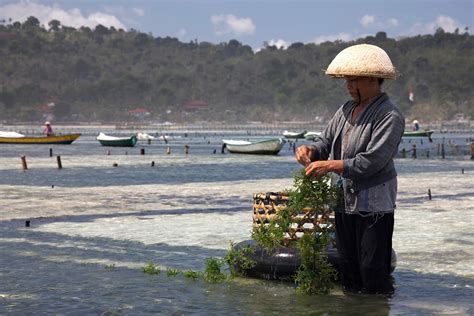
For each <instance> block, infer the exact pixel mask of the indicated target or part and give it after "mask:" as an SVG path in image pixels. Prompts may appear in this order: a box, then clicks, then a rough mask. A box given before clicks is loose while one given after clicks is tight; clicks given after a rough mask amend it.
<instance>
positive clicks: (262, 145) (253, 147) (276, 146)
mask: <svg viewBox="0 0 474 316" xmlns="http://www.w3.org/2000/svg"><path fill="white" fill-rule="evenodd" d="M224 144H225V145H226V148H227V150H228V151H229V152H231V153H235V154H254V155H277V154H278V153H279V152H280V150H281V149H282V147H283V145H284V144H285V142H284V141H283V140H282V139H277V140H266V141H261V142H255V143H248V144H236V143H232V142H231V141H224Z"/></svg>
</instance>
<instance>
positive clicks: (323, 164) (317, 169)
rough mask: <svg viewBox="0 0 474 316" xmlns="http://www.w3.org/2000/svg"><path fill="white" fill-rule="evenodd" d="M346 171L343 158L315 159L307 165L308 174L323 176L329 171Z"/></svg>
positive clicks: (317, 176)
mask: <svg viewBox="0 0 474 316" xmlns="http://www.w3.org/2000/svg"><path fill="white" fill-rule="evenodd" d="M343 171H344V164H343V162H342V160H320V161H315V162H312V163H310V164H308V165H307V166H305V173H306V175H307V176H313V177H316V178H321V177H322V176H325V175H326V174H327V173H328V172H337V173H342V172H343Z"/></svg>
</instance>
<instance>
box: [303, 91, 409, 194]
mask: <svg viewBox="0 0 474 316" xmlns="http://www.w3.org/2000/svg"><path fill="white" fill-rule="evenodd" d="M356 105H357V103H356V102H354V101H348V102H346V103H345V104H344V105H343V106H341V107H340V108H339V109H338V110H337V112H336V113H335V114H334V117H333V118H332V119H331V121H330V122H329V124H328V125H327V126H326V128H325V130H324V132H323V133H322V134H321V136H320V137H318V138H316V142H315V143H314V144H312V145H310V146H311V147H313V148H314V149H316V150H315V151H314V155H313V157H311V160H312V161H315V160H327V159H334V160H339V159H341V141H342V140H341V139H342V130H343V128H344V124H345V122H346V120H348V119H349V118H350V115H351V113H352V109H353V108H354V107H355V106H356ZM404 130H405V118H404V117H403V114H402V113H401V111H400V109H399V108H398V107H397V106H396V105H394V104H393V103H392V102H391V101H390V100H389V98H388V96H387V94H385V93H382V94H380V95H378V96H377V97H375V98H374V99H373V100H372V101H371V103H370V104H368V105H367V106H366V108H365V109H364V110H363V111H362V113H361V114H360V115H359V116H358V117H357V118H356V121H355V123H354V129H353V131H352V136H351V139H350V140H351V141H350V144H349V146H348V149H347V153H348V157H350V158H348V159H344V172H343V174H342V176H343V177H344V178H347V179H351V180H352V188H353V190H354V191H355V192H357V191H360V190H362V189H367V188H370V187H372V186H375V185H378V184H381V183H384V182H386V181H388V180H390V179H393V178H395V177H396V176H397V173H396V171H395V166H394V163H393V158H394V157H395V156H396V154H397V152H398V145H399V143H400V139H401V137H402V136H403V131H404Z"/></svg>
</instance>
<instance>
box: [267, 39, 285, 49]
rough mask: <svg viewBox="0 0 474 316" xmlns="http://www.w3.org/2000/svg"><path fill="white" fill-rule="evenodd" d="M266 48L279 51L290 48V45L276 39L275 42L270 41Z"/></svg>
mask: <svg viewBox="0 0 474 316" xmlns="http://www.w3.org/2000/svg"><path fill="white" fill-rule="evenodd" d="M268 46H276V47H277V48H279V49H280V48H283V49H287V48H288V46H290V43H288V42H287V41H285V40H282V39H277V40H274V39H271V40H270V41H269V42H268Z"/></svg>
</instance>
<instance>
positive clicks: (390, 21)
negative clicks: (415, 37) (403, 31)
mask: <svg viewBox="0 0 474 316" xmlns="http://www.w3.org/2000/svg"><path fill="white" fill-rule="evenodd" d="M386 24H387V25H388V26H389V27H396V26H398V25H399V23H398V20H397V19H395V18H390V19H388V20H387V22H386Z"/></svg>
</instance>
